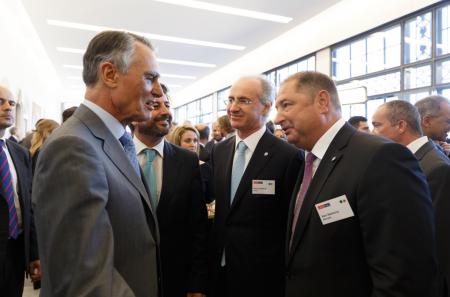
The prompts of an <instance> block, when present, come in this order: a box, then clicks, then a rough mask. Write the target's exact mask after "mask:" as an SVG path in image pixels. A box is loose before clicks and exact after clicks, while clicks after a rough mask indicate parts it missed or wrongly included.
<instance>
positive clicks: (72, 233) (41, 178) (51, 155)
mask: <svg viewBox="0 0 450 297" xmlns="http://www.w3.org/2000/svg"><path fill="white" fill-rule="evenodd" d="M108 188H109V187H108V184H107V179H106V174H105V170H104V168H103V164H102V162H101V160H99V158H98V154H97V153H96V151H95V149H94V147H93V146H92V144H90V143H88V142H87V141H85V140H83V139H81V138H79V137H74V136H65V137H60V138H58V139H55V140H54V141H52V142H50V143H48V145H47V146H46V147H45V148H44V150H43V151H41V155H40V157H39V161H38V164H37V167H36V176H35V181H34V185H33V203H34V207H35V216H36V217H35V219H36V227H37V234H38V241H39V246H40V256H41V262H42V265H43V281H45V282H46V283H47V284H49V286H48V287H49V290H50V292H47V293H48V294H50V295H51V296H54V297H59V296H61V297H63V296H64V297H71V296H134V294H133V293H132V292H131V290H130V288H129V287H128V286H127V284H126V283H125V281H124V280H123V278H122V277H120V275H119V274H118V273H117V271H116V270H115V268H114V259H113V256H114V249H113V244H114V240H113V232H112V227H111V223H110V220H109V216H108V213H107V211H106V207H107V203H108V196H109V190H108Z"/></svg>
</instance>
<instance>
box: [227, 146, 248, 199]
mask: <svg viewBox="0 0 450 297" xmlns="http://www.w3.org/2000/svg"><path fill="white" fill-rule="evenodd" d="M246 149H247V145H245V143H244V142H243V141H242V140H241V141H239V143H238V146H237V154H236V160H234V163H233V169H232V171H231V192H230V194H231V195H230V205H231V204H232V203H233V200H234V196H235V195H236V191H237V188H238V187H239V183H240V182H241V178H242V175H243V174H244V167H245V150H246Z"/></svg>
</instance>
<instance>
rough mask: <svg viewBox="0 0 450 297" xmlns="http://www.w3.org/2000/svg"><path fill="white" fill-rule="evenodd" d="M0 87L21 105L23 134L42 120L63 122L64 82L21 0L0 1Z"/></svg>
mask: <svg viewBox="0 0 450 297" xmlns="http://www.w3.org/2000/svg"><path fill="white" fill-rule="evenodd" d="M0 40H1V46H0V65H1V67H0V84H2V85H5V86H7V87H8V88H9V89H10V90H11V91H12V92H13V94H15V96H16V97H17V99H18V102H19V103H20V109H21V115H18V117H17V126H18V128H19V130H21V131H20V132H21V133H23V132H24V131H28V130H30V129H31V128H33V126H34V121H35V120H36V119H37V118H40V117H46V118H52V119H55V120H60V116H61V115H60V113H61V112H60V101H59V99H58V97H59V94H61V90H62V87H61V82H60V81H59V78H58V77H57V75H56V72H55V69H54V68H53V66H52V64H51V62H50V60H49V58H48V56H47V54H46V53H45V50H44V47H43V45H42V43H41V41H40V39H39V37H38V36H37V33H36V32H35V30H34V28H33V25H32V24H31V21H30V19H29V17H28V15H27V13H26V12H25V9H24V7H23V6H22V3H21V2H20V1H19V0H0Z"/></svg>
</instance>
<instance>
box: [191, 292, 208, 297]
mask: <svg viewBox="0 0 450 297" xmlns="http://www.w3.org/2000/svg"><path fill="white" fill-rule="evenodd" d="M187 297H206V295H205V294H203V293H187Z"/></svg>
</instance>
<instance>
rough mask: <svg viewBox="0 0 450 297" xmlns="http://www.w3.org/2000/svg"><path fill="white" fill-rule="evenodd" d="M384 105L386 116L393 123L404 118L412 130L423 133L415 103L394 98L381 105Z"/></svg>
mask: <svg viewBox="0 0 450 297" xmlns="http://www.w3.org/2000/svg"><path fill="white" fill-rule="evenodd" d="M383 106H384V107H385V108H386V117H387V119H388V121H389V122H390V123H391V125H395V124H397V123H398V122H399V121H401V120H403V121H405V122H406V123H407V124H408V127H410V129H411V130H412V132H414V133H416V134H418V135H422V127H421V125H420V115H419V112H418V111H417V108H416V107H415V106H414V105H412V104H411V103H409V102H408V101H405V100H393V101H389V102H386V103H385V104H383V105H381V107H383Z"/></svg>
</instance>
